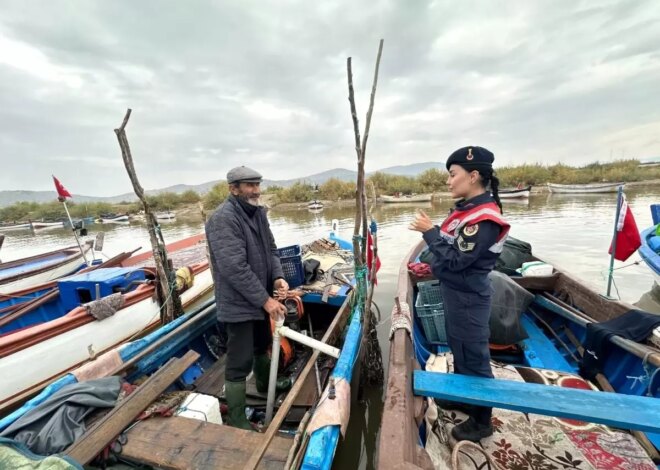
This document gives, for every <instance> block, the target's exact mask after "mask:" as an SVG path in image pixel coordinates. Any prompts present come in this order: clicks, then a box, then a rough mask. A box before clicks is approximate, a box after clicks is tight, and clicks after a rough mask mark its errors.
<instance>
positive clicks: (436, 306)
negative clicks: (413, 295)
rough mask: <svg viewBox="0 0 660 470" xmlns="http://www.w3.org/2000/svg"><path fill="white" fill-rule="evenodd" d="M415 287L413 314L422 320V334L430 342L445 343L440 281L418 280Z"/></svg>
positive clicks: (445, 332) (445, 335) (443, 310)
mask: <svg viewBox="0 0 660 470" xmlns="http://www.w3.org/2000/svg"><path fill="white" fill-rule="evenodd" d="M417 288H418V289H419V293H418V295H417V300H415V315H417V318H419V319H420V321H421V322H422V328H423V329H424V336H426V339H427V340H428V341H429V343H431V344H447V331H446V330H445V308H444V304H443V302H442V295H441V294H440V281H426V282H420V283H418V284H417Z"/></svg>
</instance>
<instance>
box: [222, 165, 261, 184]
mask: <svg viewBox="0 0 660 470" xmlns="http://www.w3.org/2000/svg"><path fill="white" fill-rule="evenodd" d="M262 178H263V176H261V174H260V173H259V172H258V171H255V170H253V169H252V168H248V167H246V166H237V167H236V168H232V169H231V170H229V171H228V172H227V183H230V184H231V183H261V180H262Z"/></svg>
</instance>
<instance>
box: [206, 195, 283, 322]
mask: <svg viewBox="0 0 660 470" xmlns="http://www.w3.org/2000/svg"><path fill="white" fill-rule="evenodd" d="M206 239H207V242H208V247H209V255H210V260H211V267H212V269H213V279H214V283H215V298H216V302H217V306H218V320H220V321H223V322H230V323H232V322H242V321H248V320H262V319H263V318H264V316H265V315H266V312H265V310H264V309H263V308H262V307H263V305H264V304H265V303H266V300H268V297H269V296H270V295H272V293H273V282H274V281H275V279H277V278H279V277H284V274H283V273H282V265H281V264H280V258H279V256H278V254H277V246H276V245H275V239H274V237H273V233H272V232H271V230H270V225H269V224H268V219H267V217H266V210H265V209H264V208H262V207H260V208H258V210H257V211H256V213H255V214H254V215H253V216H252V217H250V216H248V214H247V213H246V212H245V210H244V209H243V208H242V207H241V205H240V204H239V202H238V200H237V199H236V198H235V197H234V196H229V197H228V198H227V200H225V202H223V203H222V204H220V206H218V209H217V210H216V211H215V212H214V213H213V215H212V216H211V217H210V218H209V220H208V221H207V222H206Z"/></svg>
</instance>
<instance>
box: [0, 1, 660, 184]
mask: <svg viewBox="0 0 660 470" xmlns="http://www.w3.org/2000/svg"><path fill="white" fill-rule="evenodd" d="M360 5H363V6H364V7H361V6H360ZM381 37H382V38H384V39H385V48H384V53H383V59H382V63H381V71H380V79H379V87H378V92H377V96H376V109H375V113H374V119H373V122H372V131H371V134H370V141H369V148H368V152H367V169H368V170H371V169H377V168H382V167H386V166H391V165H399V164H405V163H415V162H423V161H429V160H444V159H445V158H446V157H447V155H448V154H449V153H450V152H451V151H453V150H454V149H455V148H457V147H459V146H463V145H468V144H472V145H482V146H485V147H488V148H489V149H491V150H492V151H494V153H495V156H496V165H507V164H520V163H523V162H547V163H554V162H563V163H568V164H581V163H590V162H592V161H596V160H600V161H607V160H610V159H611V158H621V157H622V156H625V157H639V158H645V157H652V156H659V155H660V96H659V88H660V52H659V50H660V49H659V45H660V6H659V5H658V3H657V1H654V0H648V1H637V0H630V1H619V2H615V1H600V2H599V1H593V0H591V1H583V2H579V1H534V2H524V1H516V2H513V1H499V2H491V1H482V2H472V1H462V2H449V1H444V2H442V1H430V2H429V1H418V0H410V1H403V0H401V1H398V2H396V1H387V0H383V1H371V2H355V1H350V0H346V1H343V0H338V1H335V0H326V1H323V2H311V1H302V0H300V1H294V0H288V1H286V0H285V1H272V2H268V1H258V2H257V1H185V2H184V1H176V2H175V1H169V2H165V1H144V0H140V1H128V0H112V1H100V0H99V1H89V0H80V1H45V0H44V1H39V2H37V1H28V0H17V1H7V0H5V1H3V4H2V8H1V9H0V163H1V166H2V171H1V172H0V190H2V189H8V190H9V189H30V190H38V189H51V188H52V183H51V180H50V175H51V174H55V175H56V176H58V177H59V178H60V179H61V180H62V182H63V183H64V185H65V186H66V187H67V188H68V189H69V190H70V191H71V192H74V193H78V194H87V195H96V196H104V195H114V194H119V193H123V192H126V191H129V190H130V189H131V187H130V183H129V180H128V176H127V175H126V172H125V170H124V168H123V166H122V162H121V157H120V152H119V147H118V144H117V140H116V137H115V134H114V132H113V129H114V128H115V127H118V126H119V124H120V123H121V120H122V118H123V116H124V113H125V111H126V108H127V107H131V108H133V116H132V118H131V121H130V123H129V125H128V137H129V141H130V143H131V146H132V150H133V155H134V159H135V164H136V167H137V170H138V173H139V177H140V179H141V181H142V183H143V185H144V186H145V187H146V188H160V187H165V186H169V185H172V184H177V183H187V184H198V183H202V182H206V181H210V180H214V179H221V178H224V176H225V174H226V172H227V170H228V169H229V168H231V167H233V166H236V165H239V164H247V165H251V166H253V167H254V168H256V169H258V170H259V171H261V172H262V173H263V174H264V175H265V176H266V177H268V178H271V179H284V178H291V177H298V176H305V175H308V174H311V173H316V172H319V171H323V170H328V169H332V168H335V167H344V168H354V166H355V152H354V149H353V135H352V124H351V120H350V114H349V107H348V102H347V100H346V98H347V85H346V57H348V56H352V57H353V71H354V74H355V85H356V93H357V97H358V113H359V116H360V118H361V124H362V125H363V124H364V114H365V113H366V108H367V104H368V99H369V92H370V85H371V79H372V75H373V66H374V62H375V55H376V50H377V46H378V40H379V39H380V38H381Z"/></svg>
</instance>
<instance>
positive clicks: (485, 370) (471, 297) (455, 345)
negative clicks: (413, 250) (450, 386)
mask: <svg viewBox="0 0 660 470" xmlns="http://www.w3.org/2000/svg"><path fill="white" fill-rule="evenodd" d="M441 291H442V299H443V303H444V309H445V328H446V330H447V338H448V341H449V348H450V349H451V352H452V354H453V356H454V372H455V373H457V374H463V375H471V376H473V377H487V378H493V371H492V370H491V368H490V351H489V350H488V338H489V336H490V328H489V326H488V323H489V320H490V291H489V292H488V293H487V294H486V295H481V294H476V293H472V292H462V291H459V290H455V289H452V288H451V287H448V286H446V285H445V284H441ZM492 412H493V409H492V408H490V407H483V406H478V407H475V408H474V411H473V412H472V413H470V414H471V415H472V417H473V418H474V419H475V420H476V421H477V422H478V423H479V424H484V425H487V424H490V419H491V416H492Z"/></svg>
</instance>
